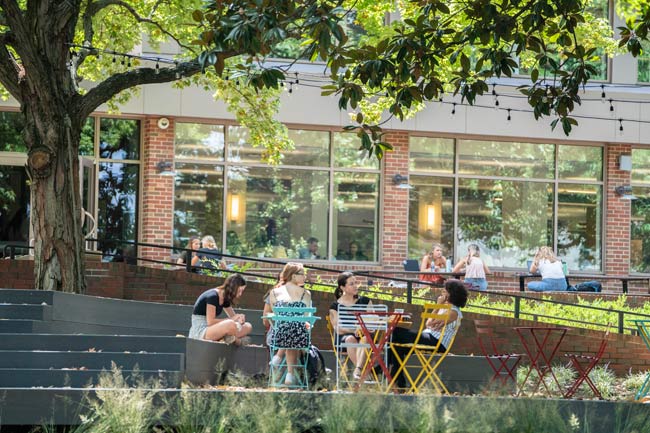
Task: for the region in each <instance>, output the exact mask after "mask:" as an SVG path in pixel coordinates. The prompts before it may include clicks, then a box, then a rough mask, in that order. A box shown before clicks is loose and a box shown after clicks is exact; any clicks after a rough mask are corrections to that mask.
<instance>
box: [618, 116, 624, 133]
mask: <svg viewBox="0 0 650 433" xmlns="http://www.w3.org/2000/svg"><path fill="white" fill-rule="evenodd" d="M618 125H619V126H618V130H619V132H620V133H621V134H623V119H618Z"/></svg>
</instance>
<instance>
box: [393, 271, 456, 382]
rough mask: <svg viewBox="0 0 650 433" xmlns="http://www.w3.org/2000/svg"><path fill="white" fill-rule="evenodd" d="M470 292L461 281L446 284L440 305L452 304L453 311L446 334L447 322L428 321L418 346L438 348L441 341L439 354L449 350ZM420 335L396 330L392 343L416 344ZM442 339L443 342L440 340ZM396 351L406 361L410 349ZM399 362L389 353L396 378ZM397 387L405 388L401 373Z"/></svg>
mask: <svg viewBox="0 0 650 433" xmlns="http://www.w3.org/2000/svg"><path fill="white" fill-rule="evenodd" d="M467 298H468V292H467V288H466V287H465V284H463V282H462V281H460V280H447V282H446V283H445V292H444V293H443V294H442V295H440V296H438V301H437V303H438V304H450V305H451V311H450V313H449V319H448V320H447V322H446V327H445V333H444V335H441V334H442V328H443V326H445V322H444V321H442V320H434V319H428V320H427V322H426V323H425V326H426V328H425V329H424V330H422V334H421V335H420V340H419V341H418V344H424V345H427V346H436V345H437V344H438V341H440V346H438V352H444V351H446V350H447V347H449V345H450V344H451V342H452V339H453V338H454V337H455V336H456V333H457V332H458V329H459V328H460V322H461V319H462V318H463V313H462V312H461V311H460V309H461V308H463V307H464V306H465V305H467ZM417 337H418V333H417V332H416V331H411V330H409V329H405V328H399V327H397V328H395V330H394V331H393V336H392V342H393V343H415V340H417ZM441 338H442V340H440V339H441ZM395 350H396V351H397V353H398V354H399V356H400V358H402V359H404V356H406V353H407V352H408V350H409V349H408V348H405V347H396V348H395ZM396 361H397V360H396V359H395V355H394V354H393V351H392V350H391V351H389V352H388V363H389V365H390V366H391V375H392V376H393V377H395V374H396V373H397V370H398V369H399V365H397V362H396ZM395 385H396V386H397V388H405V386H406V379H405V377H404V375H403V374H402V373H400V374H399V375H398V376H397V378H395Z"/></svg>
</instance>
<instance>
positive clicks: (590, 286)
mask: <svg viewBox="0 0 650 433" xmlns="http://www.w3.org/2000/svg"><path fill="white" fill-rule="evenodd" d="M574 287H575V290H576V291H577V292H596V293H598V292H600V291H601V290H602V289H603V285H602V284H600V281H585V282H583V283H578V284H576V285H575V286H574Z"/></svg>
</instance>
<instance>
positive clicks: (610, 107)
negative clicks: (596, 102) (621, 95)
mask: <svg viewBox="0 0 650 433" xmlns="http://www.w3.org/2000/svg"><path fill="white" fill-rule="evenodd" d="M609 114H610V115H612V116H613V115H614V100H613V99H611V98H610V99H609Z"/></svg>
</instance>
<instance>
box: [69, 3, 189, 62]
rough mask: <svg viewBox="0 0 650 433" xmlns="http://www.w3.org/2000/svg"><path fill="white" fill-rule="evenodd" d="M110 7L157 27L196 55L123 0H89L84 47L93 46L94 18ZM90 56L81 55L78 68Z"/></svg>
mask: <svg viewBox="0 0 650 433" xmlns="http://www.w3.org/2000/svg"><path fill="white" fill-rule="evenodd" d="M160 3H161V2H158V3H156V4H155V5H154V7H153V9H152V13H154V12H155V10H156V9H157V8H158V6H159V5H160ZM109 6H117V7H121V8H124V9H126V10H127V11H128V12H129V14H131V16H132V17H133V18H134V19H135V20H136V21H137V22H139V23H144V24H150V25H152V26H154V27H156V28H157V29H158V30H160V32H161V33H163V34H164V35H167V36H168V37H169V38H170V39H172V40H173V41H174V42H176V43H177V44H178V45H179V46H180V47H182V48H184V49H186V50H187V51H189V52H190V53H194V48H193V47H191V46H188V45H185V44H183V43H182V42H181V41H180V40H179V39H178V38H177V37H176V36H175V35H173V34H172V33H171V32H169V31H168V30H166V29H165V28H164V27H163V26H162V25H161V24H160V23H158V22H157V21H155V20H153V19H152V18H151V17H143V16H141V15H140V14H139V13H138V12H137V11H136V10H135V8H134V7H133V6H131V5H130V4H128V3H126V2H124V1H121V0H97V1H94V0H89V1H88V4H87V5H86V11H85V12H84V15H83V28H84V43H83V45H86V46H92V45H93V44H92V41H93V38H94V36H95V30H94V28H93V18H94V17H95V15H97V13H99V12H100V11H101V10H102V9H105V8H107V7H109ZM88 54H90V52H88V51H84V52H82V53H80V55H79V57H78V58H77V65H76V66H77V67H78V66H79V65H80V64H82V63H83V61H84V60H85V59H86V57H87V56H88Z"/></svg>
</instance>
